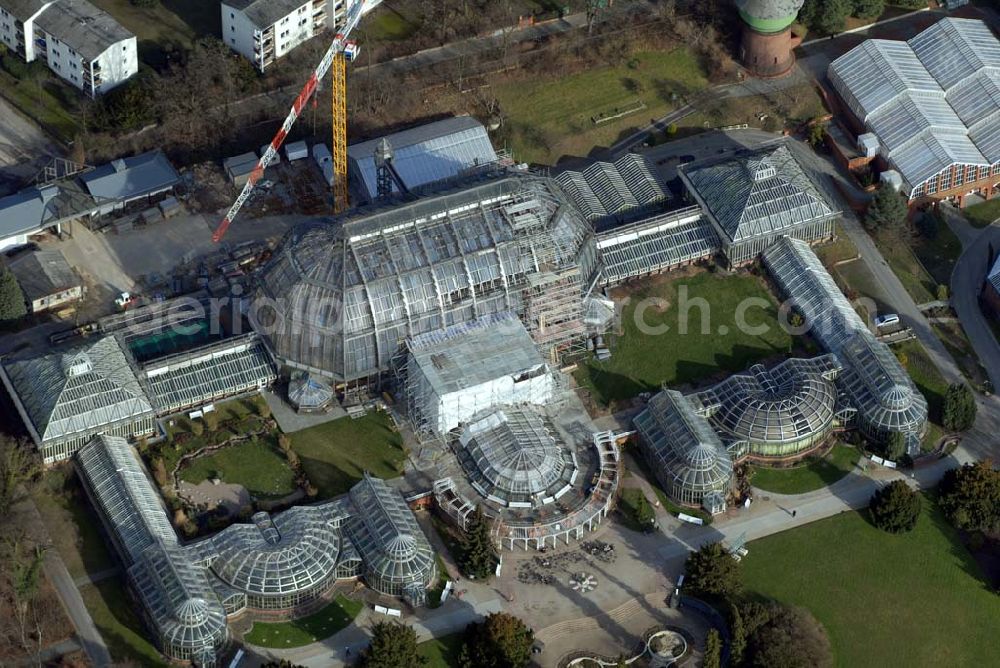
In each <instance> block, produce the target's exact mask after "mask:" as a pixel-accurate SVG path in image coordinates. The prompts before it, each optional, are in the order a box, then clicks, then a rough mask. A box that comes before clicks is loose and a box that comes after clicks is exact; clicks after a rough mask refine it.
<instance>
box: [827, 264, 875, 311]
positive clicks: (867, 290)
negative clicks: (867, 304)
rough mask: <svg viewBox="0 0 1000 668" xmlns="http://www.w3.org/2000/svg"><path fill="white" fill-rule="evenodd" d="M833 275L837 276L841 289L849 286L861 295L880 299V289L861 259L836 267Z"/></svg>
mask: <svg viewBox="0 0 1000 668" xmlns="http://www.w3.org/2000/svg"><path fill="white" fill-rule="evenodd" d="M833 275H834V277H839V278H840V281H838V283H839V284H840V288H841V290H843V289H844V288H849V289H850V290H853V291H854V292H856V293H857V294H858V295H859V296H861V297H870V298H871V299H874V300H876V301H878V300H880V299H881V296H882V290H881V288H880V287H879V285H878V283H876V282H875V277H874V276H873V275H872V273H871V271H869V269H868V267H867V265H865V263H864V262H863V261H862V260H855V261H854V262H848V263H846V264H842V265H840V266H839V267H837V268H836V270H835V271H834V273H833Z"/></svg>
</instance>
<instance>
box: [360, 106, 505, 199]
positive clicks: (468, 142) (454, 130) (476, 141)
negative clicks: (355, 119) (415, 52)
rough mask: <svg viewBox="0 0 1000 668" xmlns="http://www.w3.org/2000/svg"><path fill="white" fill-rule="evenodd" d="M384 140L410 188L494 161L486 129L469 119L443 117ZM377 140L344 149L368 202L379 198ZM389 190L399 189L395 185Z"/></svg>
mask: <svg viewBox="0 0 1000 668" xmlns="http://www.w3.org/2000/svg"><path fill="white" fill-rule="evenodd" d="M386 139H388V140H389V143H390V145H391V146H392V152H393V160H392V164H393V166H394V167H395V168H396V172H397V173H398V174H399V176H400V177H401V178H402V179H403V183H405V184H406V187H407V188H410V189H413V188H417V187H419V186H422V185H425V184H428V183H432V182H434V181H440V180H442V179H449V178H452V177H455V176H458V175H459V174H460V173H461V172H462V171H463V170H466V169H468V168H470V167H475V166H477V165H488V164H490V163H493V162H496V161H497V154H496V151H494V150H493V144H492V143H491V142H490V137H489V135H488V134H487V132H486V128H484V127H483V125H482V124H481V123H480V122H479V121H477V120H476V119H474V118H472V117H471V116H457V117H454V118H446V119H444V120H441V121H436V122H434V123H428V124H426V125H421V126H419V127H416V128H412V129H410V130H403V131H402V132H397V133H395V134H391V135H388V136H387V137H386ZM380 140H381V137H380V138H377V139H371V140H369V141H365V142H361V143H359V144H352V145H351V146H348V147H347V155H348V157H349V158H350V160H351V162H352V169H353V170H354V171H355V173H356V174H357V175H358V176H359V177H360V179H361V182H362V183H363V184H364V187H365V190H366V191H367V193H368V198H369V199H375V198H376V197H377V196H378V168H377V167H376V166H375V147H376V145H377V144H378V142H379V141H380ZM392 189H393V190H394V191H396V190H397V189H398V188H397V186H396V184H395V183H393V184H392Z"/></svg>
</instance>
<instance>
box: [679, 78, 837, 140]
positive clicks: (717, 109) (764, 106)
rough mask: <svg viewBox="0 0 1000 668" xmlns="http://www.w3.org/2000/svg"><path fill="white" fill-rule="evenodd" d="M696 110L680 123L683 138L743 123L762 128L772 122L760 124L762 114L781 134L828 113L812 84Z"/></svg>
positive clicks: (724, 100) (712, 103) (718, 101)
mask: <svg viewBox="0 0 1000 668" xmlns="http://www.w3.org/2000/svg"><path fill="white" fill-rule="evenodd" d="M694 106H695V108H696V111H695V112H694V113H693V114H691V115H689V116H686V117H685V118H682V119H681V120H680V121H678V122H677V127H678V129H679V130H680V132H679V135H689V134H694V133H697V132H701V131H703V130H704V129H705V128H709V127H713V128H717V127H722V126H725V125H738V124H741V123H746V124H747V125H749V126H750V127H754V128H759V127H762V126H764V125H765V124H766V123H768V122H769V121H762V120H760V116H761V115H762V114H767V116H768V117H770V118H771V119H773V122H774V129H775V130H781V128H782V127H784V126H786V125H787V126H795V125H799V124H801V123H804V122H806V121H808V120H810V119H813V118H815V117H817V116H821V115H823V114H825V113H827V112H826V108H825V107H824V106H823V101H822V99H821V98H820V96H819V93H817V92H816V89H815V88H813V86H812V85H810V84H801V85H798V86H792V87H790V88H786V89H785V90H782V91H778V92H775V93H773V94H770V95H748V96H745V97H726V98H722V99H714V98H712V99H708V100H704V101H702V100H699V101H696V102H695V105H694Z"/></svg>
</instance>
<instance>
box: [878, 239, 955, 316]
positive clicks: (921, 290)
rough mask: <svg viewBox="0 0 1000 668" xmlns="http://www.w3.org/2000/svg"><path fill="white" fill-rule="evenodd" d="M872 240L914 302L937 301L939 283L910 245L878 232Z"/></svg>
mask: <svg viewBox="0 0 1000 668" xmlns="http://www.w3.org/2000/svg"><path fill="white" fill-rule="evenodd" d="M872 239H873V240H874V241H875V245H876V246H877V247H878V249H879V252H880V253H882V257H884V258H885V260H886V262H888V263H889V267H890V268H891V269H892V271H893V273H894V274H896V277H897V278H898V279H899V282H900V283H902V284H903V287H904V288H906V291H907V292H908V293H910V296H911V297H913V301H915V302H916V303H917V304H923V303H926V302H929V301H934V300H935V299H937V281H936V280H935V279H934V277H933V276H931V275H930V274H929V273H928V272H927V270H926V269H925V268H924V266H923V265H922V264H920V261H919V260H917V256H916V255H914V253H913V250H912V249H911V247H910V245H909V243H907V242H906V241H901V240H900V239H899V238H898V236H896V235H888V234H880V233H878V232H876V233H875V234H873V235H872ZM932 243H933V242H932ZM956 243H957V239H956Z"/></svg>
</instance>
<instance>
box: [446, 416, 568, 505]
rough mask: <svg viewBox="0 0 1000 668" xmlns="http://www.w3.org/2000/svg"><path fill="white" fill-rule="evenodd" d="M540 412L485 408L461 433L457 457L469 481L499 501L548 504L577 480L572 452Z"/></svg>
mask: <svg viewBox="0 0 1000 668" xmlns="http://www.w3.org/2000/svg"><path fill="white" fill-rule="evenodd" d="M554 432H555V429H554V427H552V426H550V425H547V424H546V421H545V418H544V415H543V414H542V413H540V412H539V411H534V410H530V409H527V408H519V407H515V406H507V407H504V408H497V409H494V410H489V411H488V412H486V413H484V414H481V415H480V417H478V418H477V419H474V420H473V421H472V422H470V424H469V425H468V426H467V427H466V428H465V430H464V431H463V432H462V434H461V436H459V440H458V442H459V444H461V446H462V447H461V448H460V449H459V451H458V458H459V461H460V462H461V463H462V468H463V469H464V470H465V473H466V475H467V476H468V478H469V482H470V483H471V484H472V486H473V487H474V488H475V490H476V491H477V492H479V493H480V494H481V495H482V496H484V497H486V499H487V500H488V501H492V502H494V503H497V504H499V505H503V506H509V505H512V504H513V505H514V506H515V507H516V506H518V505H522V506H523V505H527V506H538V505H542V504H546V503H552V502H554V501H555V499H556V497H557V496H561V495H562V493H565V491H566V490H568V489H569V487H570V485H571V484H572V481H573V480H575V479H576V476H577V472H578V466H577V462H576V453H575V452H574V451H573V450H571V449H570V448H566V447H563V446H562V445H561V444H560V443H558V442H557V441H556V439H555V437H554V436H553V433H554Z"/></svg>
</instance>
